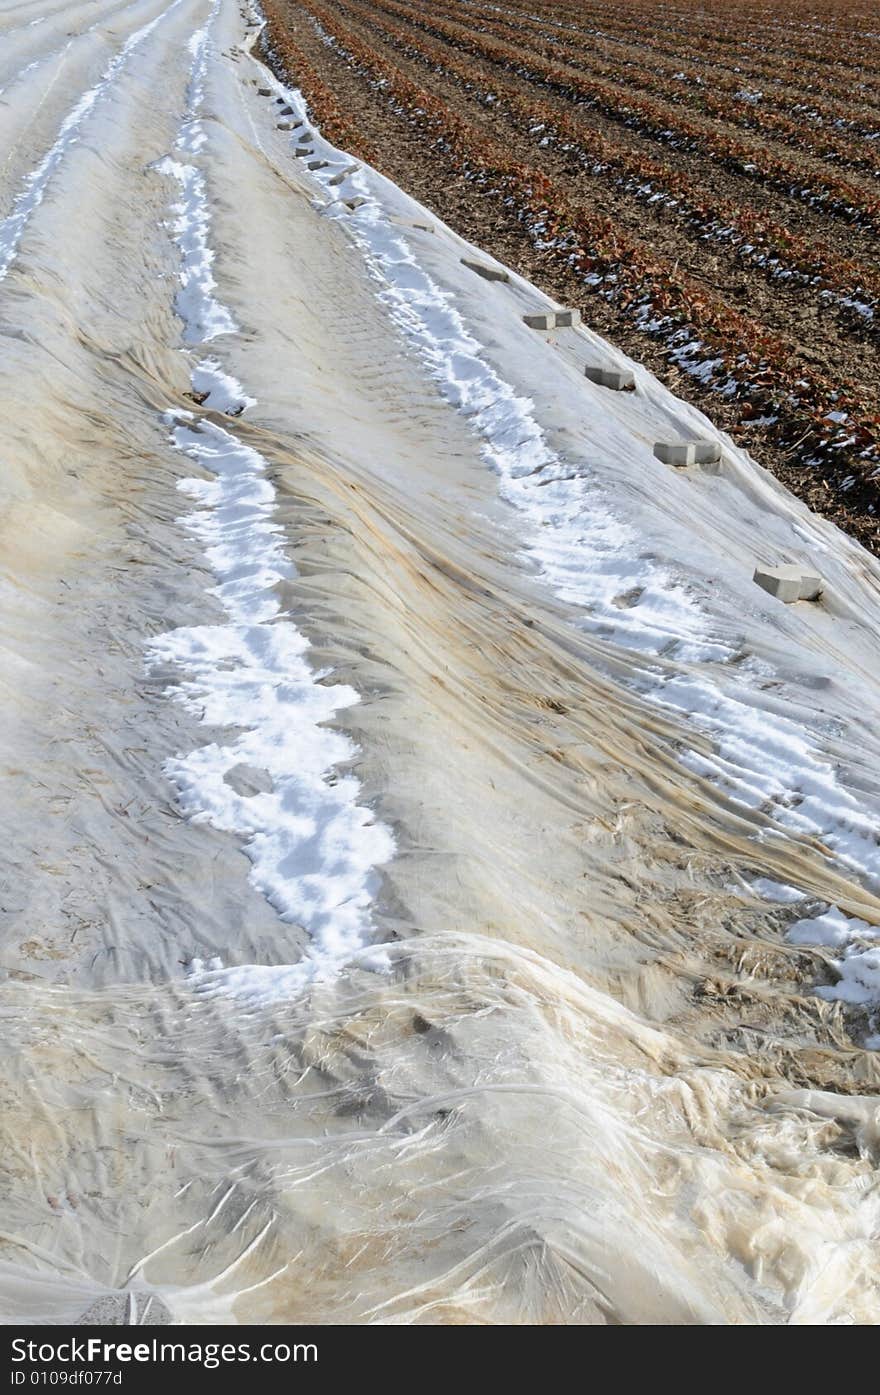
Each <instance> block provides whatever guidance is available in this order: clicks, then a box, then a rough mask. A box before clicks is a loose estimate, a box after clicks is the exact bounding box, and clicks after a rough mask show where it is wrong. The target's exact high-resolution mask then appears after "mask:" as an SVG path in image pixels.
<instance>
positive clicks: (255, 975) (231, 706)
mask: <svg viewBox="0 0 880 1395" xmlns="http://www.w3.org/2000/svg"><path fill="white" fill-rule="evenodd" d="M218 8H219V0H215V4H214V6H213V9H212V11H211V14H210V16H209V19H208V22H207V24H206V25H205V26H204V28H203V29H201V30H199V31H198V32H197V33H196V34H195V35H193V38H192V40H191V41H190V51H191V53H192V58H193V63H192V72H191V78H190V83H189V90H188V99H187V113H186V117H185V119H184V122H183V125H182V127H181V131H180V135H179V137H178V140H177V142H176V145H175V154H174V156H173V157H170V158H168V159H167V160H165V161H163V162H162V164H161V165H160V167H159V168H161V169H163V170H164V171H165V172H166V173H168V174H169V175H170V176H172V177H173V178H175V179H176V180H177V182H178V183H179V185H180V188H181V198H180V201H179V202H178V203H177V204H176V205H175V206H174V209H173V214H174V217H173V221H172V224H171V231H172V234H173V237H174V240H175V242H176V244H177V246H178V248H179V250H180V255H181V273H180V280H181V290H180V293H179V295H178V296H177V301H176V305H177V311H178V314H179V315H180V317H181V319H182V320H183V324H184V332H183V339H184V342H185V343H186V344H188V345H195V344H203V343H206V342H208V341H212V340H214V339H216V338H217V337H218V336H220V335H228V334H232V333H234V332H235V330H236V325H235V322H234V320H233V317H232V315H231V314H230V312H229V310H228V309H227V308H226V306H224V305H223V304H222V303H221V302H220V301H219V300H218V299H217V297H216V295H215V291H216V282H215V280H214V277H213V274H212V271H211V265H212V261H213V254H212V252H211V249H210V245H209V235H210V210H209V205H208V199H207V192H206V187H205V180H204V177H203V175H202V174H201V172H200V171H199V170H198V169H196V167H195V166H194V165H192V164H190V163H188V159H189V158H190V157H192V156H193V155H195V154H196V153H197V152H198V151H199V150H200V149H201V148H202V146H203V145H204V139H205V138H204V131H203V129H202V126H201V124H200V121H199V112H200V109H201V105H202V101H203V91H204V78H205V72H206V64H207V54H208V45H209V42H210V32H211V26H212V24H213V21H214V18H215V16H216V14H217V12H218ZM178 157H179V158H178ZM191 381H192V386H193V392H194V394H196V395H198V396H201V395H202V394H205V393H206V394H207V397H206V398H205V401H204V403H203V405H204V406H205V408H211V409H213V410H214V411H218V412H225V413H227V414H229V415H231V416H238V415H240V414H241V413H242V412H243V411H245V410H246V409H247V408H248V407H251V406H253V405H254V401H255V399H254V398H252V397H248V396H246V395H245V393H244V391H243V389H242V387H241V385H240V384H239V383H238V382H237V381H236V380H235V379H234V378H233V377H231V376H230V375H229V374H227V373H225V372H224V371H223V369H222V368H221V366H220V363H219V361H218V360H217V359H216V358H213V357H210V358H202V359H200V360H197V361H193V363H192V371H191ZM173 421H174V428H173V431H172V437H171V439H172V441H173V442H174V445H175V446H176V447H177V449H178V450H181V451H183V452H184V454H186V455H187V456H189V457H190V458H191V459H192V460H194V461H196V462H197V464H198V465H199V466H200V467H201V468H202V469H203V470H205V471H207V472H209V473H210V475H211V476H212V478H211V479H208V480H206V479H203V478H198V479H186V480H183V481H181V484H180V486H179V487H180V489H181V490H182V491H183V492H184V493H185V494H187V495H188V496H189V497H190V498H191V499H192V500H193V501H194V502H195V505H196V508H195V511H194V512H193V513H191V514H189V515H188V516H187V517H186V518H184V519H183V520H181V521H182V523H183V525H184V526H185V527H186V528H187V529H188V531H189V532H190V533H191V534H193V536H195V537H196V538H197V539H198V540H199V542H200V543H201V545H202V547H203V549H204V553H205V556H206V558H207V560H208V562H209V564H210V566H211V569H212V571H213V572H214V575H215V577H216V578H217V585H216V586H215V587H213V588H212V594H213V595H214V596H216V598H217V599H218V600H219V602H220V604H221V606H222V607H223V610H224V612H225V616H226V618H225V621H224V622H223V623H221V624H218V625H201V626H191V627H181V628H179V629H176V630H172V631H169V632H168V633H167V634H164V635H161V636H159V637H158V638H157V639H155V640H154V641H153V642H152V643H151V644H150V646H149V650H148V662H149V663H151V664H159V663H162V664H168V663H170V664H174V665H175V666H177V667H178V668H179V669H180V670H182V671H183V673H185V675H186V677H185V678H183V679H182V680H181V681H180V682H179V683H177V684H175V685H174V686H173V687H172V688H171V689H170V692H171V693H172V694H173V695H174V696H175V697H176V698H177V699H178V700H179V701H181V702H183V703H184V704H185V705H186V706H187V708H188V709H189V710H190V711H192V712H194V713H196V714H197V715H198V716H199V717H200V719H201V721H202V722H203V723H205V724H206V725H208V726H210V727H213V728H216V727H221V728H222V727H232V728H235V730H236V735H235V737H234V738H233V739H232V740H230V741H229V742H228V743H226V744H222V745H221V744H219V743H218V742H210V743H209V744H207V745H205V746H200V747H198V748H197V749H196V750H194V751H191V752H189V753H188V754H185V755H178V756H176V757H175V758H174V759H172V760H169V761H168V762H167V764H166V766H165V771H166V773H167V774H168V776H169V777H170V779H171V780H172V781H173V782H174V784H175V786H176V787H177V790H178V792H179V798H180V804H181V808H182V810H183V811H184V813H185V814H187V815H188V817H190V818H191V819H192V820H193V821H194V822H203V823H209V824H211V825H212V826H213V827H214V828H218V829H222V830H224V831H227V832H230V833H236V834H238V835H240V836H242V837H244V839H245V840H246V841H245V845H244V846H245V852H246V853H247V855H248V857H249V858H250V861H251V863H252V869H251V880H252V882H253V883H254V885H255V886H256V887H257V888H258V889H259V890H260V891H261V892H262V893H263V895H265V896H266V898H267V899H268V900H269V902H270V903H271V904H272V905H273V906H274V907H275V909H276V910H277V912H278V914H279V916H280V917H281V919H282V920H284V921H288V922H291V923H295V924H298V925H301V926H303V927H304V929H305V930H306V931H307V932H308V934H309V936H310V939H311V944H310V948H309V951H308V953H307V954H306V956H305V957H304V958H303V959H302V960H301V961H300V962H299V963H298V964H295V965H282V966H274V965H245V966H239V967H227V968H224V967H223V966H222V965H220V964H219V962H218V961H216V960H215V961H211V963H210V964H209V965H208V966H207V967H205V966H204V965H202V964H201V963H200V962H199V961H193V963H192V964H191V971H192V982H193V986H194V987H195V988H196V989H197V990H198V991H200V992H202V993H207V994H209V995H213V994H217V993H228V994H233V995H235V996H236V997H237V998H239V999H240V1000H242V1001H243V1002H244V1003H245V1004H247V1005H248V1006H256V1005H258V1004H259V1003H262V1002H268V1001H271V1000H272V999H273V998H275V997H288V996H290V995H291V994H295V993H298V992H301V991H302V990H303V988H305V987H306V986H307V985H308V984H309V983H310V982H311V981H313V980H315V979H316V978H325V977H328V976H332V975H333V974H335V973H337V972H338V971H339V969H340V968H341V967H342V966H343V965H345V964H347V963H350V962H351V961H352V960H353V959H355V958H356V959H357V962H358V963H359V964H360V966H361V967H365V968H369V969H373V970H383V969H386V968H387V967H388V959H387V954H386V951H385V950H384V949H383V948H382V946H380V945H375V944H374V943H373V942H374V940H375V927H374V925H373V920H372V902H373V898H374V896H375V893H376V890H377V881H378V878H377V873H376V868H378V867H380V866H381V865H382V864H384V863H386V862H388V861H389V859H390V858H391V857H392V856H393V853H394V840H393V837H392V835H391V832H390V830H389V829H388V828H387V827H386V826H385V825H384V824H381V823H378V822H376V821H375V819H374V817H373V813H372V811H371V810H370V809H368V808H367V807H366V806H364V805H361V804H359V803H358V796H359V794H360V784H359V782H358V780H357V779H356V778H355V777H354V776H353V775H351V774H342V773H339V770H340V767H343V766H345V765H349V764H350V763H351V762H352V761H353V760H354V759H355V758H356V756H357V754H358V749H357V747H356V746H355V745H354V743H353V742H352V741H351V740H350V739H349V738H348V737H347V736H345V735H344V734H343V733H341V732H338V731H334V730H333V729H332V728H330V727H328V726H327V725H326V723H328V722H330V721H332V719H333V718H334V717H335V716H336V714H337V713H338V712H340V711H341V710H343V709H344V708H346V707H349V706H351V705H352V704H353V703H356V702H357V701H358V700H359V699H358V695H357V693H356V692H355V691H354V689H353V688H350V687H348V686H346V685H343V684H331V683H328V682H326V681H325V680H326V679H327V677H328V674H327V672H326V671H321V670H315V669H313V668H312V667H311V665H310V664H309V662H308V658H307V651H308V648H309V644H308V640H307V639H306V638H305V636H304V635H302V634H300V632H299V630H298V629H297V628H296V626H295V625H294V624H293V623H292V622H291V621H290V619H289V618H288V617H287V616H286V615H285V613H284V611H283V610H282V607H281V603H280V601H279V599H278V596H277V594H276V590H275V587H276V586H277V584H278V582H279V581H283V580H287V579H289V578H290V577H293V576H295V575H296V572H295V568H294V567H293V565H292V564H291V563H290V562H289V561H288V559H287V557H286V556H285V553H284V547H283V531H282V528H281V526H280V525H279V524H278V522H277V521H276V518H275V514H276V495H275V490H274V488H273V486H272V484H271V482H270V481H269V479H268V478H267V467H266V462H265V460H264V459H263V457H262V456H261V455H260V454H259V453H258V452H257V451H255V450H254V449H252V448H251V447H250V446H247V445H245V444H243V443H242V442H241V441H239V440H238V439H237V438H236V437H235V436H234V435H233V434H232V432H231V431H229V430H227V429H226V428H225V427H224V426H221V425H219V424H217V423H216V422H213V421H209V420H207V419H197V418H196V417H195V415H194V414H192V413H187V414H183V415H181V414H180V413H178V414H177V415H176V417H175V418H173ZM239 766H244V767H247V768H248V769H250V770H251V771H255V772H257V773H258V774H259V776H260V779H259V780H258V781H257V782H256V785H255V786H253V787H249V786H247V785H246V786H245V787H244V788H245V790H246V791H247V792H246V793H242V792H241V788H242V787H241V785H240V783H239V782H237V781H236V780H235V775H234V771H235V768H236V767H239Z"/></svg>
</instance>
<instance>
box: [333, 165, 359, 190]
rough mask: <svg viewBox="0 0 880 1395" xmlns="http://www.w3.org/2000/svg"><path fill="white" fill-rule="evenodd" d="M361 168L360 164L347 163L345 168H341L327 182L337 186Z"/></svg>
mask: <svg viewBox="0 0 880 1395" xmlns="http://www.w3.org/2000/svg"><path fill="white" fill-rule="evenodd" d="M359 169H360V165H346V167H345V169H344V170H340V171H339V173H338V174H334V176H333V178H332V179H328V180H327V183H328V184H331V185H333V187H334V188H335V187H336V185H337V184H342V183H344V182H345V180H346V179H348V177H349V175H352V174H357V172H358V170H359Z"/></svg>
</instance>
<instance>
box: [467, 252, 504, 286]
mask: <svg viewBox="0 0 880 1395" xmlns="http://www.w3.org/2000/svg"><path fill="white" fill-rule="evenodd" d="M461 264H462V266H466V267H467V269H468V271H475V272H476V274H477V275H478V276H482V277H483V280H484V281H509V280H510V276H509V275H508V273H507V272H506V271H505V270H504V268H503V267H501V266H490V265H489V264H488V263H487V262H478V261H476V260H475V259H474V258H473V257H462V258H461Z"/></svg>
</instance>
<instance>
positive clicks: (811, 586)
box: [753, 562, 823, 605]
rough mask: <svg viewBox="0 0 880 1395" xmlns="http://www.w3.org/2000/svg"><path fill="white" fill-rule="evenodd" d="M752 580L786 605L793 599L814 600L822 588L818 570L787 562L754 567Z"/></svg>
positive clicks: (819, 594) (817, 597)
mask: <svg viewBox="0 0 880 1395" xmlns="http://www.w3.org/2000/svg"><path fill="white" fill-rule="evenodd" d="M753 580H754V581H755V582H757V584H758V585H759V586H760V587H761V588H762V589H763V590H764V591H769V593H770V595H771V596H775V597H776V599H777V600H779V601H784V602H785V604H786V605H791V603H792V602H793V601H816V600H818V599H819V597H820V596H821V594H822V589H823V583H822V578H821V576H820V575H819V573H818V572H815V571H813V570H812V568H810V567H802V566H798V565H794V564H791V563H788V562H785V563H782V564H781V565H780V566H778V567H756V568H755V575H754V577H753Z"/></svg>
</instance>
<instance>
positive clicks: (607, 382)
mask: <svg viewBox="0 0 880 1395" xmlns="http://www.w3.org/2000/svg"><path fill="white" fill-rule="evenodd" d="M584 376H585V377H586V378H589V380H590V382H591V383H598V384H599V386H600V387H606V388H611V390H612V392H633V391H634V390H635V386H636V380H635V376H634V374H633V372H632V370H631V369H629V368H598V367H596V366H595V365H594V364H592V363H588V364H587V366H586V368H585V369H584Z"/></svg>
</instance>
